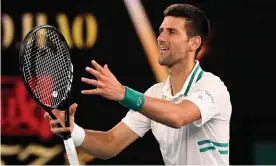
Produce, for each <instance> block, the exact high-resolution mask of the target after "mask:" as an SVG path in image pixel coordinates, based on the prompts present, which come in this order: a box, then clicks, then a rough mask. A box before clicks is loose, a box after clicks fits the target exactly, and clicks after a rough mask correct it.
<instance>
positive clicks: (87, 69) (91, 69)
mask: <svg viewBox="0 0 276 166" xmlns="http://www.w3.org/2000/svg"><path fill="white" fill-rule="evenodd" d="M85 70H86V71H87V72H88V73H90V74H92V75H93V76H95V77H96V78H97V79H103V77H104V76H103V74H102V73H100V72H99V71H97V70H95V69H93V68H90V67H86V68H85Z"/></svg>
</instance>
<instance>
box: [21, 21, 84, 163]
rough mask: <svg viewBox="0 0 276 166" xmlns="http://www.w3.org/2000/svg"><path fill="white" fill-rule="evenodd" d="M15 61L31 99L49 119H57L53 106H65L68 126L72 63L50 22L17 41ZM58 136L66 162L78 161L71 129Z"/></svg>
mask: <svg viewBox="0 0 276 166" xmlns="http://www.w3.org/2000/svg"><path fill="white" fill-rule="evenodd" d="M19 63H20V71H21V75H22V77H23V81H24V83H25V87H26V89H27V91H28V92H29V94H30V95H31V97H32V98H33V99H34V101H36V103H38V104H39V105H40V106H41V107H42V108H43V109H44V110H45V111H47V112H48V113H49V115H50V116H51V118H52V119H57V118H56V117H55V115H54V114H53V113H52V112H51V111H52V110H53V109H59V110H65V127H69V124H70V123H69V104H70V91H71V85H72V81H73V64H72V62H71V58H70V53H69V47H68V44H67V42H66V40H65V38H64V36H63V35H62V34H61V33H60V31H59V30H57V29H56V28H55V27H53V26H50V25H40V26H37V27H34V28H33V29H32V30H31V31H30V32H29V33H28V34H27V35H26V37H25V38H24V40H23V42H22V44H21V48H20V53H19ZM58 127H62V125H61V124H58ZM62 138H63V141H64V145H65V150H66V153H67V156H68V161H69V163H70V165H79V161H78V156H77V152H76V148H75V145H74V142H73V140H72V138H71V133H70V132H66V133H62Z"/></svg>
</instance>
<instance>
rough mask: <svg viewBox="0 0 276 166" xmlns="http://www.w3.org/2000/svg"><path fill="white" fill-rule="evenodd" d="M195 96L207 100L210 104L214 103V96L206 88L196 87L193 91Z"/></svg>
mask: <svg viewBox="0 0 276 166" xmlns="http://www.w3.org/2000/svg"><path fill="white" fill-rule="evenodd" d="M195 93H196V95H197V98H198V99H201V100H209V101H210V102H211V103H212V104H214V103H215V100H214V97H213V96H212V94H211V93H210V92H209V91H208V90H204V89H197V90H196V91H195Z"/></svg>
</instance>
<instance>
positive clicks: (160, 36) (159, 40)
mask: <svg viewBox="0 0 276 166" xmlns="http://www.w3.org/2000/svg"><path fill="white" fill-rule="evenodd" d="M157 41H158V42H165V41H166V40H165V37H164V35H163V34H162V33H161V34H160V35H159V36H158V38H157Z"/></svg>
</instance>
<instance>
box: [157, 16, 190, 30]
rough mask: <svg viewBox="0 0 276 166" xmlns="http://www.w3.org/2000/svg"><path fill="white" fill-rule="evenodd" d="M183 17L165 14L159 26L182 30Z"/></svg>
mask: <svg viewBox="0 0 276 166" xmlns="http://www.w3.org/2000/svg"><path fill="white" fill-rule="evenodd" d="M184 24H185V19H184V18H181V17H173V16H167V17H165V18H164V20H163V22H162V24H161V25H160V28H164V29H166V28H175V29H179V30H184Z"/></svg>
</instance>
